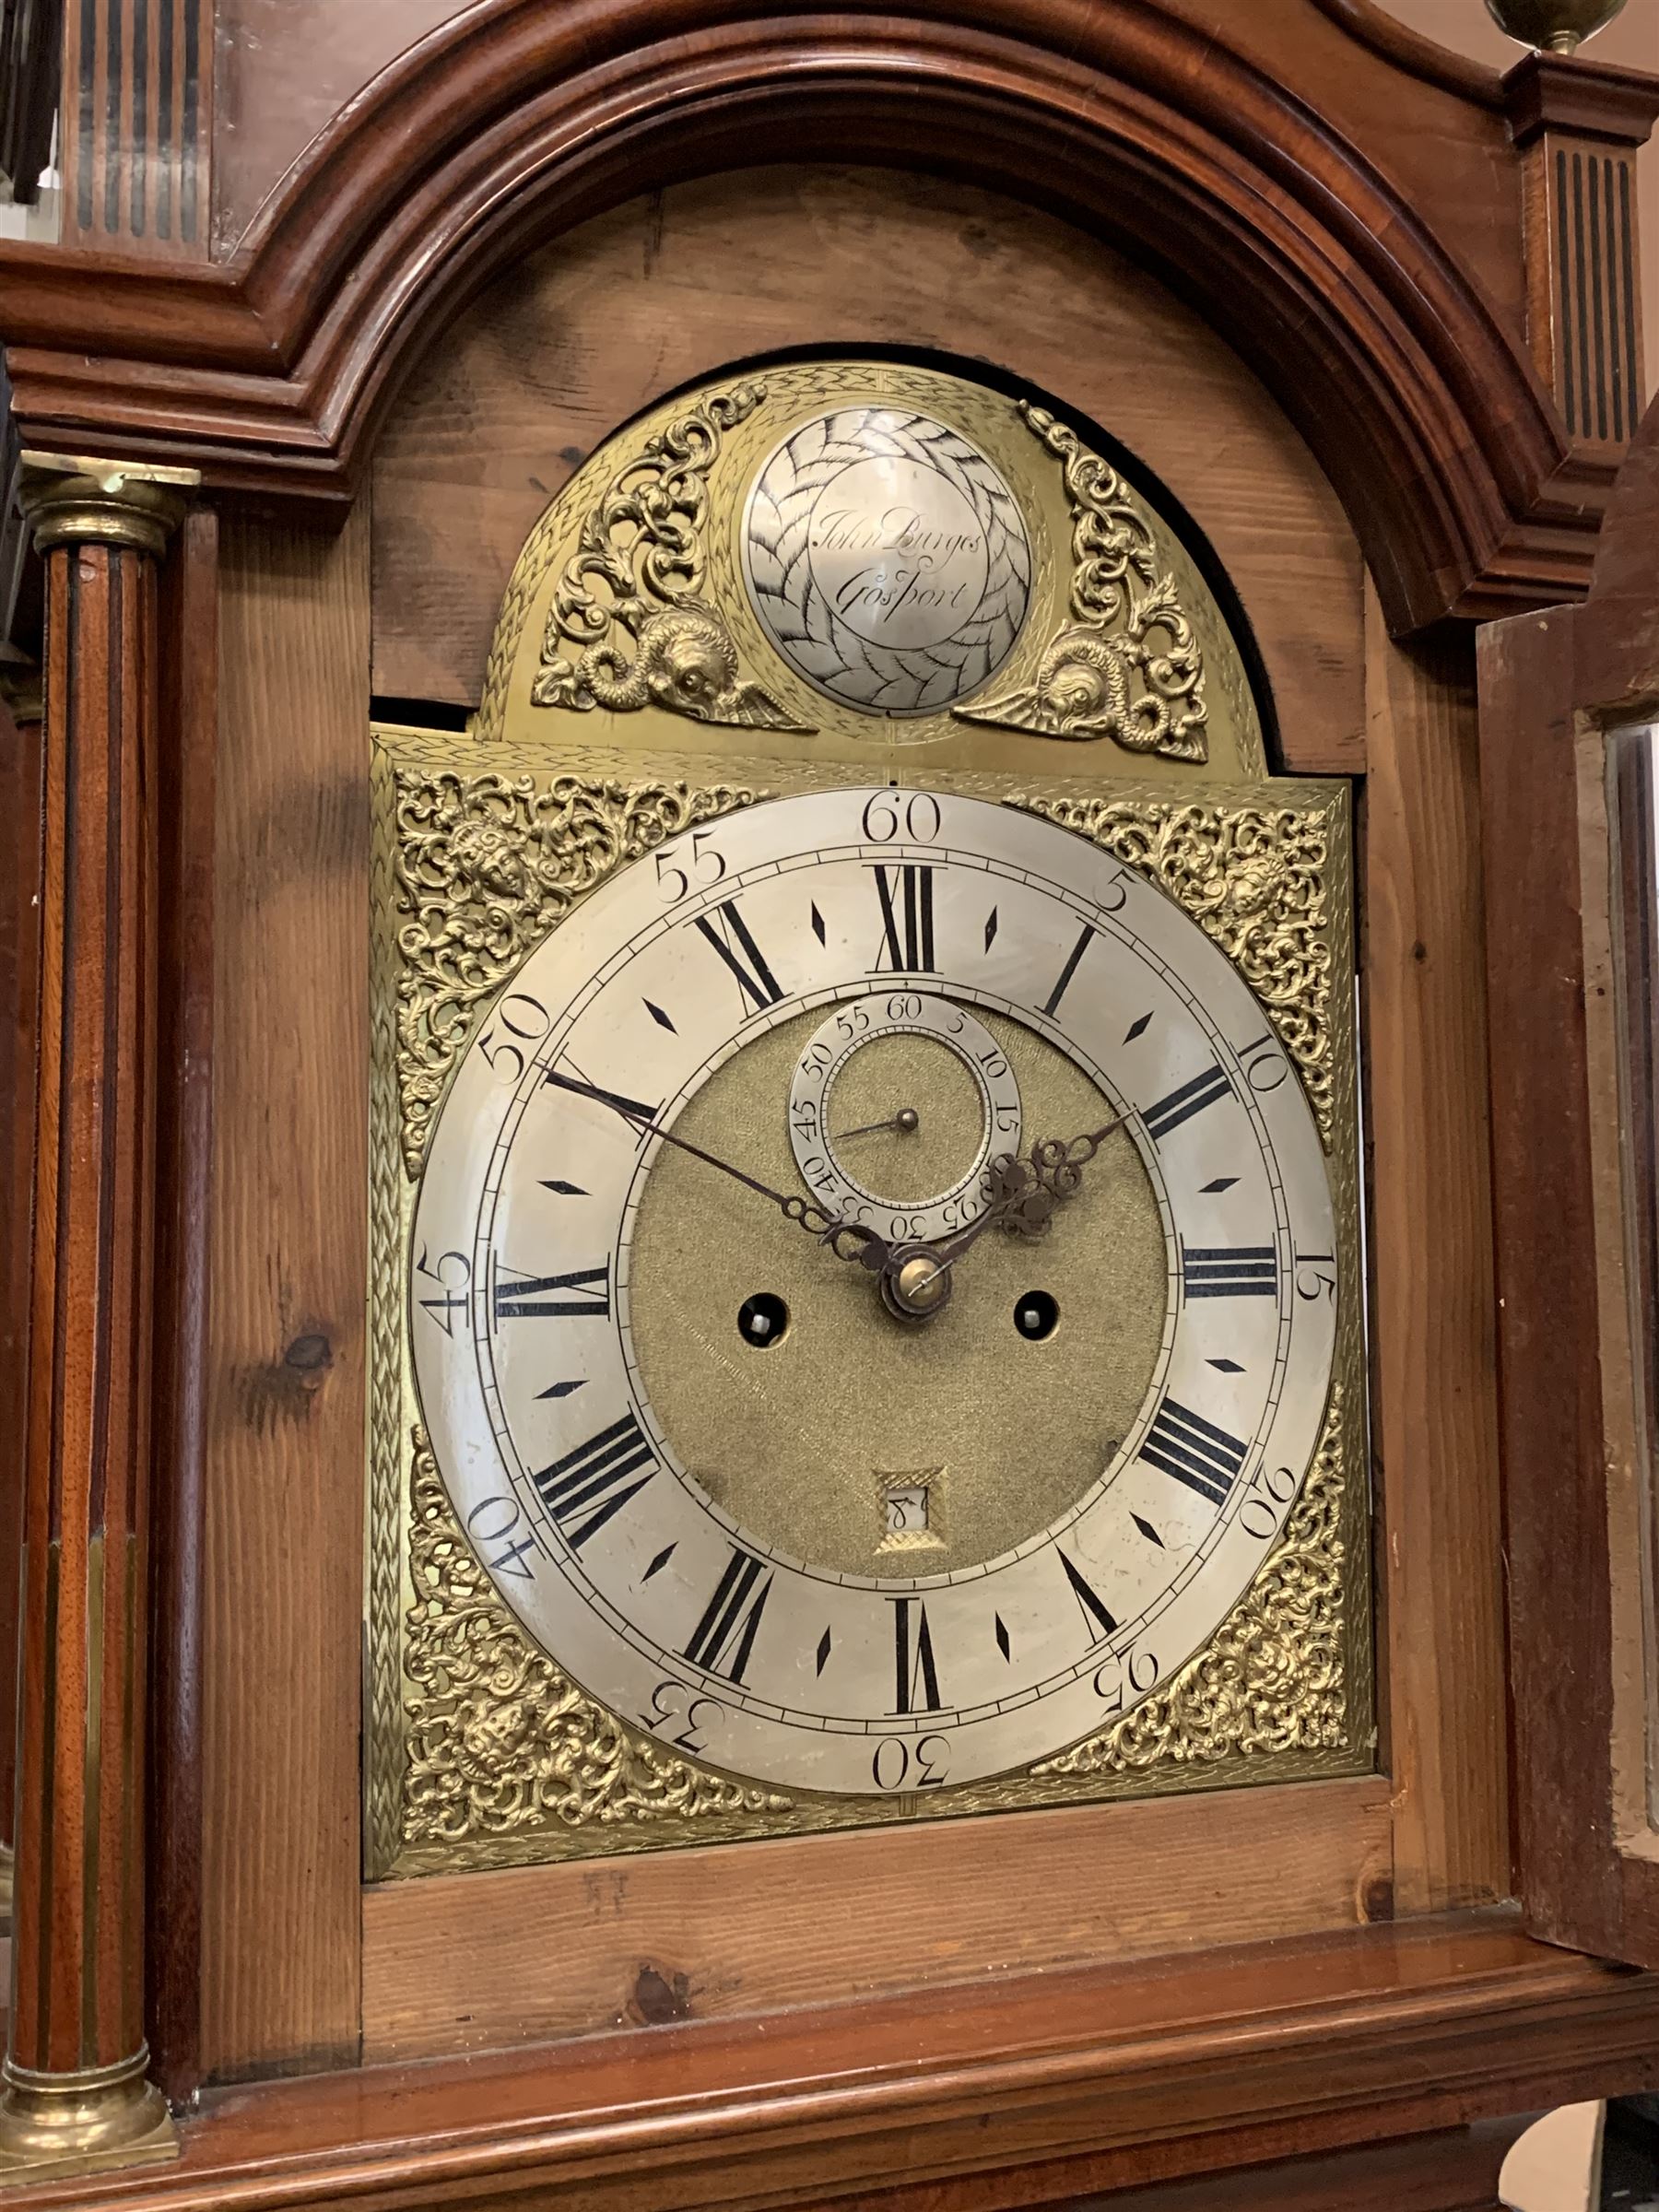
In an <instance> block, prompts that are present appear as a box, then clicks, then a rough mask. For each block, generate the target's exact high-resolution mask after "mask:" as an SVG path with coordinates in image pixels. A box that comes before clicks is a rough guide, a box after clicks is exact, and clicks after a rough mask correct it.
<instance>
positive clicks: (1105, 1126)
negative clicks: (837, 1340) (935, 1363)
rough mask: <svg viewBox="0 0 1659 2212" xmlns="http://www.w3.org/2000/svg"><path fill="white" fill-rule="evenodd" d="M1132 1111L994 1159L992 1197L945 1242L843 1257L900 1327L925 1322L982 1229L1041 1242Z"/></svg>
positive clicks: (874, 1245)
mask: <svg viewBox="0 0 1659 2212" xmlns="http://www.w3.org/2000/svg"><path fill="white" fill-rule="evenodd" d="M1133 1112H1134V1110H1133V1109H1131V1110H1130V1111H1129V1112H1124V1113H1120V1114H1116V1115H1114V1116H1113V1117H1112V1120H1111V1121H1109V1122H1103V1123H1102V1124H1100V1128H1098V1129H1090V1130H1088V1131H1086V1132H1085V1134H1084V1135H1081V1136H1074V1137H1070V1138H1065V1139H1062V1138H1060V1137H1055V1136H1045V1137H1039V1138H1038V1140H1037V1142H1036V1143H1035V1144H1034V1145H1033V1146H1032V1147H1031V1149H1030V1156H1029V1158H1027V1159H1016V1158H1015V1157H1014V1155H1013V1153H1011V1152H999V1153H998V1154H996V1156H995V1157H994V1159H992V1160H991V1161H990V1162H989V1163H988V1165H987V1167H986V1171H985V1172H986V1176H987V1179H988V1181H989V1182H990V1185H991V1191H990V1196H989V1198H988V1200H987V1202H986V1205H985V1207H984V1210H983V1212H982V1213H981V1214H980V1215H979V1217H978V1218H977V1219H975V1220H973V1221H971V1222H970V1223H969V1225H968V1227H967V1228H966V1229H965V1230H962V1231H961V1232H960V1233H959V1235H957V1236H954V1237H951V1238H949V1239H947V1241H945V1242H943V1243H936V1244H922V1243H913V1244H897V1245H887V1244H885V1243H884V1242H883V1241H882V1240H881V1239H880V1238H878V1237H877V1238H872V1239H871V1241H870V1244H869V1245H867V1246H865V1248H864V1249H862V1250H860V1251H859V1252H857V1253H853V1252H847V1253H842V1255H841V1256H842V1257H843V1258H847V1259H852V1258H858V1259H861V1260H863V1262H864V1265H865V1266H866V1267H868V1268H870V1269H871V1270H872V1272H874V1273H878V1274H879V1275H880V1277H881V1292H882V1297H883V1299H884V1300H885V1302H886V1303H887V1305H888V1309H889V1311H890V1312H894V1313H896V1314H898V1315H899V1316H900V1318H901V1319H903V1320H906V1321H926V1320H931V1319H932V1317H933V1315H934V1314H935V1313H937V1312H941V1311H942V1310H943V1308H944V1305H945V1302H946V1300H947V1298H948V1297H949V1295H950V1270H951V1269H952V1268H953V1267H954V1266H955V1265H956V1264H957V1262H958V1261H959V1259H960V1258H961V1257H962V1254H963V1253H965V1252H967V1251H969V1250H970V1249H971V1246H972V1245H974V1244H976V1243H977V1242H978V1241H979V1240H980V1238H981V1237H982V1236H983V1235H984V1233H985V1231H986V1230H988V1229H994V1228H998V1227H1000V1228H1004V1229H1009V1230H1016V1231H1018V1234H1019V1235H1021V1236H1024V1237H1040V1236H1042V1235H1044V1234H1045V1233H1046V1231H1047V1230H1048V1226H1049V1222H1050V1220H1051V1218H1053V1211H1054V1208H1055V1206H1058V1205H1059V1204H1060V1202H1061V1200H1062V1199H1064V1198H1069V1197H1070V1196H1071V1195H1072V1194H1073V1192H1074V1191H1076V1190H1077V1188H1078V1186H1079V1184H1080V1183H1081V1182H1082V1180H1083V1170H1084V1169H1085V1168H1086V1167H1087V1166H1088V1163H1089V1161H1090V1160H1091V1159H1093V1158H1094V1157H1095V1154H1096V1153H1097V1152H1098V1151H1099V1150H1100V1147H1101V1146H1102V1145H1103V1144H1104V1143H1105V1141H1106V1139H1107V1138H1108V1137H1109V1136H1110V1135H1112V1131H1113V1130H1114V1129H1121V1128H1122V1127H1123V1126H1124V1124H1125V1123H1126V1122H1127V1121H1129V1120H1130V1119H1131V1118H1132V1116H1133Z"/></svg>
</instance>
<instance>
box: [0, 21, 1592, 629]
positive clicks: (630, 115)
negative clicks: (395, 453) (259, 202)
mask: <svg viewBox="0 0 1659 2212" xmlns="http://www.w3.org/2000/svg"><path fill="white" fill-rule="evenodd" d="M776 159H790V160H802V159H835V160H839V161H847V160H854V161H865V162H876V163H885V164H888V165H895V166H900V167H905V166H908V167H912V168H921V169H925V170H930V171H938V172H946V173H950V174H954V175H958V176H963V177H967V178H969V179H971V180H973V181H976V182H981V183H984V184H987V185H991V186H994V187H995V188H997V189H1000V190H1003V191H1006V192H1010V193H1013V194H1018V195H1021V196H1024V197H1026V198H1027V199H1029V200H1031V201H1033V202H1035V203H1037V204H1039V205H1041V206H1047V207H1050V208H1052V209H1054V210H1055V211H1057V212H1060V213H1063V214H1065V215H1066V216H1068V217H1069V218H1071V219H1073V220H1074V221H1077V222H1078V223H1080V224H1082V225H1083V226H1085V227H1086V228H1088V229H1093V230H1094V231H1096V232H1097V233H1098V234H1100V235H1102V236H1105V237H1107V238H1109V239H1111V240H1112V241H1114V242H1116V243H1118V244H1120V245H1122V246H1124V247H1125V248H1126V249H1127V250H1129V251H1131V252H1133V253H1135V254H1137V255H1138V256H1140V257H1142V258H1144V259H1146V260H1147V261H1149V262H1150V263H1151V264H1152V265H1154V266H1155V267H1156V268H1157V269H1158V270H1159V273H1160V274H1162V275H1163V276H1165V277H1167V278H1168V279H1169V280H1170V281H1171V282H1173V283H1174V284H1176V285H1177V286H1178V287H1179V288H1180V289H1181V290H1182V292H1183V293H1184V294H1185V295H1186V296H1187V297H1188V298H1189V299H1190V300H1192V301H1193V302H1194V305H1196V306H1197V307H1198V309H1199V310H1200V312H1202V313H1204V314H1205V315H1206V317H1207V318H1208V319H1209V320H1210V321H1211V322H1212V323H1213V324H1215V326H1216V327H1217V328H1218V330H1220V331H1221V332H1222V333H1223V334H1224V335H1227V336H1228V337H1229V339H1230V342H1231V343H1232V344H1234V345H1235V346H1236V347H1238V349H1239V351H1240V352H1241V354H1242V355H1243V356H1244V358H1245V359H1248V360H1249V361H1250V362H1251V364H1252V366H1253V368H1255V369H1256V371H1258V372H1259V373H1260V374H1261V375H1262V377H1263V378H1264V380H1265V382H1267V384H1268V385H1269V387H1270V388H1271V389H1272V390H1273V391H1274V392H1275V394H1277V397H1278V398H1279V400H1280V402H1281V404H1282V405H1283V406H1284V407H1285V408H1286V411H1287V413H1288V415H1289V416H1290V418H1292V420H1293V421H1294V422H1295V423H1296V424H1297V426H1298V428H1299V429H1300V430H1301V432H1302V434H1303V435H1304V436H1305V437H1306V439H1307V440H1308V441H1309V443H1310V444H1311V445H1312V448H1313V450H1314V452H1315V453H1317V454H1318V455H1319V457H1320V459H1321V462H1322V464H1323V465H1324V467H1325V469H1326V470H1327V472H1328V474H1329V475H1330V477H1331V479H1332V481H1333V483H1334V484H1335V486H1336V488H1337V489H1338V491H1339V493H1340V495H1341V497H1342V499H1343V500H1344V502H1345V504H1346V505H1347V510H1348V512H1349V513H1350V515H1351V516H1352V517H1353V520H1354V523H1355V526H1356V528H1357V530H1358V531H1359V535H1360V537H1361V539H1362V542H1363V544H1364V546H1365V549H1366V553H1367V556H1368V559H1369V560H1370V562H1371V568H1372V570H1373V572H1374V574H1375V576H1376V578H1377V581H1378V586H1379V590H1380V592H1381V594H1382V600H1383V604H1384V606H1385V608H1386V610H1387V613H1388V616H1389V618H1390V621H1391V623H1392V624H1393V626H1394V628H1395V629H1397V630H1408V629H1414V628H1417V627H1418V626H1420V625H1423V624H1425V623H1428V622H1430V621H1433V620H1435V619H1438V618H1441V617H1443V616H1445V615H1448V614H1457V615H1464V616H1470V615H1482V614H1489V613H1492V612H1495V611H1503V610H1507V609H1510V608H1513V607H1516V606H1527V605H1532V604H1537V603H1538V602H1539V601H1543V600H1549V599H1555V598H1559V597H1561V596H1563V595H1565V594H1572V593H1574V592H1577V591H1580V590H1582V589H1583V583H1584V581H1585V577H1586V573H1587V561H1588V557H1589V556H1588V547H1589V545H1590V543H1591V537H1592V533H1593V527H1594V508H1595V503H1596V500H1597V498H1598V496H1599V490H1600V486H1599V484H1598V483H1590V482H1587V481H1585V480H1583V477H1582V474H1575V472H1574V471H1573V470H1572V469H1571V467H1570V466H1569V464H1568V445H1567V441H1566V438H1565V435H1564V433H1563V430H1562V428H1561V425H1560V422H1559V418H1558V417H1557V414H1556V411H1555V409H1554V407H1553V406H1552V404H1551V402H1550V400H1549V399H1548V397H1547V394H1546V393H1545V392H1544V390H1543V388H1542V386H1541V385H1540V383H1539V382H1538V380H1537V378H1536V376H1535V372H1534V371H1533V369H1532V367H1531V365H1530V363H1529V362H1528V360H1527V359H1526V357H1525V353H1524V347H1523V345H1522V343H1521V339H1520V335H1519V333H1518V332H1516V331H1512V330H1511V329H1509V328H1507V327H1506V326H1505V325H1504V324H1503V323H1502V322H1501V321H1500V318H1499V316H1498V315H1497V314H1496V313H1495V312H1494V311H1493V309H1492V308H1491V307H1490V305H1489V304H1488V300H1487V297H1486V294H1485V292H1484V291H1483V290H1482V288H1481V287H1480V286H1479V284H1478V283H1477V281H1476V280H1475V278H1474V277H1472V276H1471V275H1470V274H1469V273H1468V272H1467V271H1465V269H1464V268H1463V267H1462V266H1461V265H1459V264H1458V263H1457V262H1456V261H1455V260H1454V259H1453V256H1452V255H1451V254H1450V253H1448V252H1447V251H1446V250H1445V249H1444V248H1443V246H1442V245H1441V243H1440V242H1439V241H1437V239H1436V238H1435V236H1434V235H1433V234H1432V233H1431V231H1430V229H1428V228H1427V227H1426V225H1425V224H1424V222H1423V221H1422V219H1421V218H1420V217H1419V216H1418V213H1417V211H1416V208H1415V207H1414V206H1413V205H1412V204H1411V202H1410V200H1409V199H1408V198H1407V197H1406V196H1405V195H1404V194H1402V192H1401V191H1400V190H1399V189H1397V188H1396V187H1395V186H1394V184H1393V183H1392V182H1390V180H1389V178H1388V176H1387V175H1386V174H1385V173H1384V171H1383V169H1382V167H1381V166H1380V165H1378V164H1377V163H1374V162H1373V161H1372V160H1371V159H1368V158H1367V156H1366V155H1365V154H1364V153H1362V152H1361V151H1360V150H1359V148H1358V147H1356V146H1355V145H1354V144H1353V143H1351V142H1350V141H1349V140H1347V138H1345V137H1344V136H1343V135H1341V134H1340V133H1339V132H1338V131H1337V130H1336V129H1335V127H1333V126H1332V125H1331V124H1328V123H1326V122H1324V121H1322V119H1321V117H1320V115H1319V114H1318V113H1317V112H1315V111H1314V109H1312V107H1310V106H1309V105H1308V104H1307V103H1306V102H1305V101H1304V100H1301V99H1299V98H1298V97H1297V96H1296V95H1295V93H1294V92H1292V91H1291V90H1289V89H1288V88H1286V87H1285V86H1284V85H1282V84H1280V83H1279V82H1277V81H1276V80H1275V78H1274V77H1273V76H1270V75H1269V74H1268V73H1267V72H1266V70H1265V69H1264V68H1263V67H1262V66H1261V65H1259V64H1258V63H1256V62H1253V61H1252V60H1250V59H1248V58H1246V57H1245V55H1244V54H1243V53H1241V52H1239V51H1235V50H1233V49H1231V48H1230V47H1229V46H1228V45H1226V44H1224V43H1222V42H1221V41H1218V40H1217V39H1216V38H1214V37H1213V36H1211V35H1210V34H1209V33H1208V32H1207V31H1206V30H1205V29H1202V28H1199V27H1195V26H1194V25H1193V24H1192V23H1190V22H1188V21H1186V20H1183V18H1182V17H1181V15H1180V14H1178V13H1177V12H1176V10H1175V9H1174V7H1173V6H1171V5H1170V0H1118V4H1117V5H1114V6H1112V7H1109V8H1108V7H1101V6H1099V5H1098V0H975V4H974V5H972V6H969V5H967V0H912V4H911V5H910V6H908V7H905V8H901V9H894V8H891V7H880V8H878V7H877V6H874V5H873V4H872V0H853V4H852V5H850V6H844V7H842V8H841V9H839V10H838V11H836V12H835V13H833V14H810V13H807V12H805V11H804V10H802V9H800V8H797V7H794V6H786V5H778V4H774V5H771V6H757V5H753V4H752V0H751V4H750V5H747V6H733V5H732V4H731V0H568V4H567V5H565V6H559V7H558V8H548V7H547V6H545V5H543V0H494V4H493V5H488V6H481V7H475V8H472V9H469V10H468V11H466V13H465V16H463V17H459V18H456V19H455V20H454V21H453V23H452V24H450V25H448V26H446V27H445V28H444V29H441V30H440V31H438V32H435V33H433V34H432V35H431V36H429V38H427V39H425V40H423V41H420V42H419V43H418V44H417V45H416V46H415V47H413V48H412V49H411V50H410V51H409V52H408V53H406V55H405V56H404V57H403V58H402V60H401V61H399V62H398V63H397V64H396V65H394V66H393V67H392V68H390V69H389V70H387V71H386V72H385V73H384V74H383V75H382V76H380V77H379V78H378V79H376V80H375V82H374V83H373V84H372V85H371V87H370V88H369V89H368V90H367V91H366V92H365V93H364V94H362V95H361V96H360V98H359V100H356V101H354V102H353V103H352V104H351V105H350V106H348V107H347V109H346V110H345V111H344V112H342V113H341V114H340V115H339V116H338V117H337V118H336V120H335V123H334V124H332V125H331V127H330V128H329V130H328V131H327V132H326V133H324V135H323V136H322V137H321V138H319V139H318V140H317V141H316V143H315V144H314V145H313V147H312V148H311V149H310V151H309V152H308V154H307V156H306V157H305V159H303V160H302V161H301V162H300V164H299V165H297V167H296V168H295V170H294V171H292V172H291V174H290V176H289V177H288V181H287V182H286V183H285V185H284V186H283V188H282V189H281V191H280V192H279V193H278V194H277V196H276V197H275V198H274V199H273V201H272V202H271V203H269V205H268V206H267V207H266V209H265V212H264V214H263V215H262V216H261V218H259V220H258V221H257V222H256V224H255V226H254V228H253V230H252V231H251V232H250V233H249V235H248V237H247V238H246V240H245V241H243V243H242V245H241V247H240V248H239V249H238V252H237V253H236V255H235V256H234V258H233V259H232V260H231V261H229V263H227V264H224V265H218V266H205V267H201V268H196V269H190V270H185V269H180V268H173V269H144V268H141V267H139V266H138V265H135V264H133V263H130V262H129V263H119V262H115V261H104V260H100V259H98V258H95V257H92V256H87V257H84V258H83V257H78V256H77V257H76V258H75V259H74V260H73V261H71V260H69V259H67V258H66V257H63V256H56V257H43V256H41V254H40V253H38V252H34V253H31V251H30V250H29V249H26V248H12V249H9V250H7V251H6V252H5V253H3V254H0V285H4V287H5V290H6V295H7V297H6V324H7V327H8V330H9V334H10V338H11V346H10V351H9V355H8V365H9V369H10V373H11V376H12V380H13V383H14V388H15V391H16V394H17V404H18V410H19V413H20V415H21V417H22V419H23V425H24V429H25V435H26V441H27V442H30V443H33V444H37V445H50V446H52V447H54V448H56V449H57V450H60V451H61V450H65V449H68V450H75V451H83V450H84V451H96V452H121V453H147V454H155V453H166V454H167V455H169V456H170V457H172V458H175V459H177V458H183V459H188V460H190V461H192V462H194V463H197V464H199V465H201V466H202V468H203V470H204V473H205V476H206V480H207V481H208V482H209V483H210V484H214V485H218V486H220V487H224V488H244V489H257V490H260V491H265V492H272V491H274V492H279V493H290V494H294V495H297V496H299V497H300V498H301V499H303V500H320V501H331V500H341V499H343V498H345V497H347V496H349V494H350V491H351V489H352V487H353V484H354V481H355V472H356V469H357V466H358V464H359V460H360V456H361V453H362V452H363V450H364V447H365V444H366V441H368V439H369V437H370V436H371V431H372V427H373V424H374V422H375V419H376V417H377V413H378V411H379V409H380V408H381V407H382V406H383V404H384V402H385V400H386V398H387V396H388V394H389V393H390V392H391V390H392V389H393V388H394V385H395V382H396V381H397V379H398V376H399V374H400V372H401V371H402V369H403V367H404V365H405V363H406V361H408V360H409V359H413V358H415V357H416V356H417V355H418V353H419V351H420V350H421V349H422V348H423V347H427V346H429V345H430V344H431V343H432V341H433V339H434V337H435V335H437V334H438V333H439V332H440V331H441V329H442V328H443V327H444V326H445V324H447V322H448V320H449V319H450V317H452V316H453V314H454V312H456V311H457V309H458V308H459V307H460V305H461V304H462V303H463V302H464V301H465V300H466V299H467V298H468V297H469V296H471V295H472V294H473V293H474V292H475V291H476V290H477V288H478V287H479V286H480V285H482V284H483V283H485V282H486V281H488V278H489V277H491V276H492V275H495V274H497V273H499V272H500V270H501V269H502V268H504V267H506V266H508V265H511V264H512V262H513V260H514V259H515V257H517V256H519V255H521V254H522V253H524V252H525V251H526V250H528V249H529V248H531V247H532V246H534V245H536V244H540V243H545V242H546V241H547V240H548V239H549V238H550V237H553V236H555V235H557V234H558V233H559V232H560V231H561V230H563V229H567V228H568V227H569V226H570V225H571V224H572V223H574V222H576V221H578V220H580V219H582V218H583V217H586V216H589V215H592V214H594V213H596V212H598V211H600V210H602V209H604V208H606V207H608V206H613V205H615V204H616V203H617V202H618V201H619V200H620V199H623V198H625V197H628V196H629V195H631V194H637V193H638V192H640V191H641V190H642V189H649V188H652V187H654V186H659V185H665V184H667V183H670V182H674V181H676V180H678V179H684V178H688V177H693V176H698V175H704V174H708V173H711V172H712V171H719V170H723V169H724V170H730V169H737V168H744V167H747V166H751V165H753V164H756V163H762V162H767V161H771V160H776ZM8 279H9V281H7V280H8ZM25 280H26V281H25Z"/></svg>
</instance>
